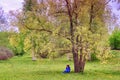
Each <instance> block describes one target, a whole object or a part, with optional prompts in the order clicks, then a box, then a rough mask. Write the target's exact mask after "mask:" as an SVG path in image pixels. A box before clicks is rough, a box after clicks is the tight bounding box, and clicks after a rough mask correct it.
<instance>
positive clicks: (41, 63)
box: [0, 54, 120, 80]
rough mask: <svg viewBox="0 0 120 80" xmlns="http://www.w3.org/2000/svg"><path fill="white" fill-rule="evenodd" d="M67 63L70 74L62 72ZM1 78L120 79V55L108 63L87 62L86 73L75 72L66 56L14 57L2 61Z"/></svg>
mask: <svg viewBox="0 0 120 80" xmlns="http://www.w3.org/2000/svg"><path fill="white" fill-rule="evenodd" d="M119 55H120V54H119ZM66 64H69V65H70V66H71V69H72V72H71V73H69V74H64V73H62V72H63V70H64V69H65V67H66ZM0 80H120V57H115V58H113V59H111V60H110V61H109V63H108V64H101V63H100V62H97V61H95V62H87V64H86V66H85V72H84V74H82V73H74V72H73V62H72V61H67V60H66V59H65V58H62V59H60V58H59V59H55V60H49V59H45V60H43V59H41V60H38V61H31V58H30V57H27V56H23V57H14V58H12V59H10V60H6V61H0Z"/></svg>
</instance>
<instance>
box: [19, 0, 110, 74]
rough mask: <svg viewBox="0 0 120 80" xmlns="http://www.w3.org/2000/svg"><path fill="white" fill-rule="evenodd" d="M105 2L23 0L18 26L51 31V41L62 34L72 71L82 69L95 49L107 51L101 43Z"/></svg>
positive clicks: (104, 26)
mask: <svg viewBox="0 0 120 80" xmlns="http://www.w3.org/2000/svg"><path fill="white" fill-rule="evenodd" d="M107 3H108V0H101V1H100V0H39V1H38V0H25V4H24V8H23V13H21V15H22V16H20V17H18V19H19V24H20V28H21V29H23V28H24V29H29V30H33V31H37V32H45V33H47V34H50V35H52V38H50V39H51V41H52V42H53V41H55V39H58V40H59V39H60V38H61V37H62V38H65V39H66V40H68V41H69V42H70V44H69V45H70V46H69V49H71V50H70V51H71V52H72V54H73V60H74V71H75V72H83V71H84V67H85V63H86V59H87V56H88V55H89V54H90V53H91V52H95V51H97V52H98V53H100V56H104V55H103V54H105V52H109V51H108V49H109V48H108V45H107V44H104V43H105V42H106V41H107V40H106V38H105V37H106V33H107V27H106V25H105V18H106V14H107V13H106V12H107V10H106V7H107V6H106V5H107ZM106 19H107V18H106ZM51 24H52V25H51ZM55 37H57V38H55ZM33 39H34V38H33ZM33 39H32V40H33ZM96 49H97V50H96Z"/></svg>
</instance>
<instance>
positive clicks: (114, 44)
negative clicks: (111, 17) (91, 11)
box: [109, 28, 120, 50]
mask: <svg viewBox="0 0 120 80" xmlns="http://www.w3.org/2000/svg"><path fill="white" fill-rule="evenodd" d="M109 41H110V46H111V49H115V50H117V49H120V45H119V43H120V30H119V29H118V28H115V30H114V31H113V32H112V34H111V36H110V38H109Z"/></svg>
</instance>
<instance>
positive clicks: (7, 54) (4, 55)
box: [0, 47, 13, 60]
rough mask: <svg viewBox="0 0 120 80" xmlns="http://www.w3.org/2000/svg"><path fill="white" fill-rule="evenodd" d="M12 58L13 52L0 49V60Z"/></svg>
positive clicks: (3, 48)
mask: <svg viewBox="0 0 120 80" xmlns="http://www.w3.org/2000/svg"><path fill="white" fill-rule="evenodd" d="M11 57H13V52H12V51H11V50H9V49H7V48H5V47H0V60H7V59H9V58H11Z"/></svg>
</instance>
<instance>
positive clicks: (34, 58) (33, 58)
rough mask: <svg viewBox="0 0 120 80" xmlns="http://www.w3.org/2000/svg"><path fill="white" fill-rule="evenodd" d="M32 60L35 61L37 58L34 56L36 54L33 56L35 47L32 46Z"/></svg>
mask: <svg viewBox="0 0 120 80" xmlns="http://www.w3.org/2000/svg"><path fill="white" fill-rule="evenodd" d="M32 60H33V61H36V60H37V58H36V56H35V49H34V48H32Z"/></svg>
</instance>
